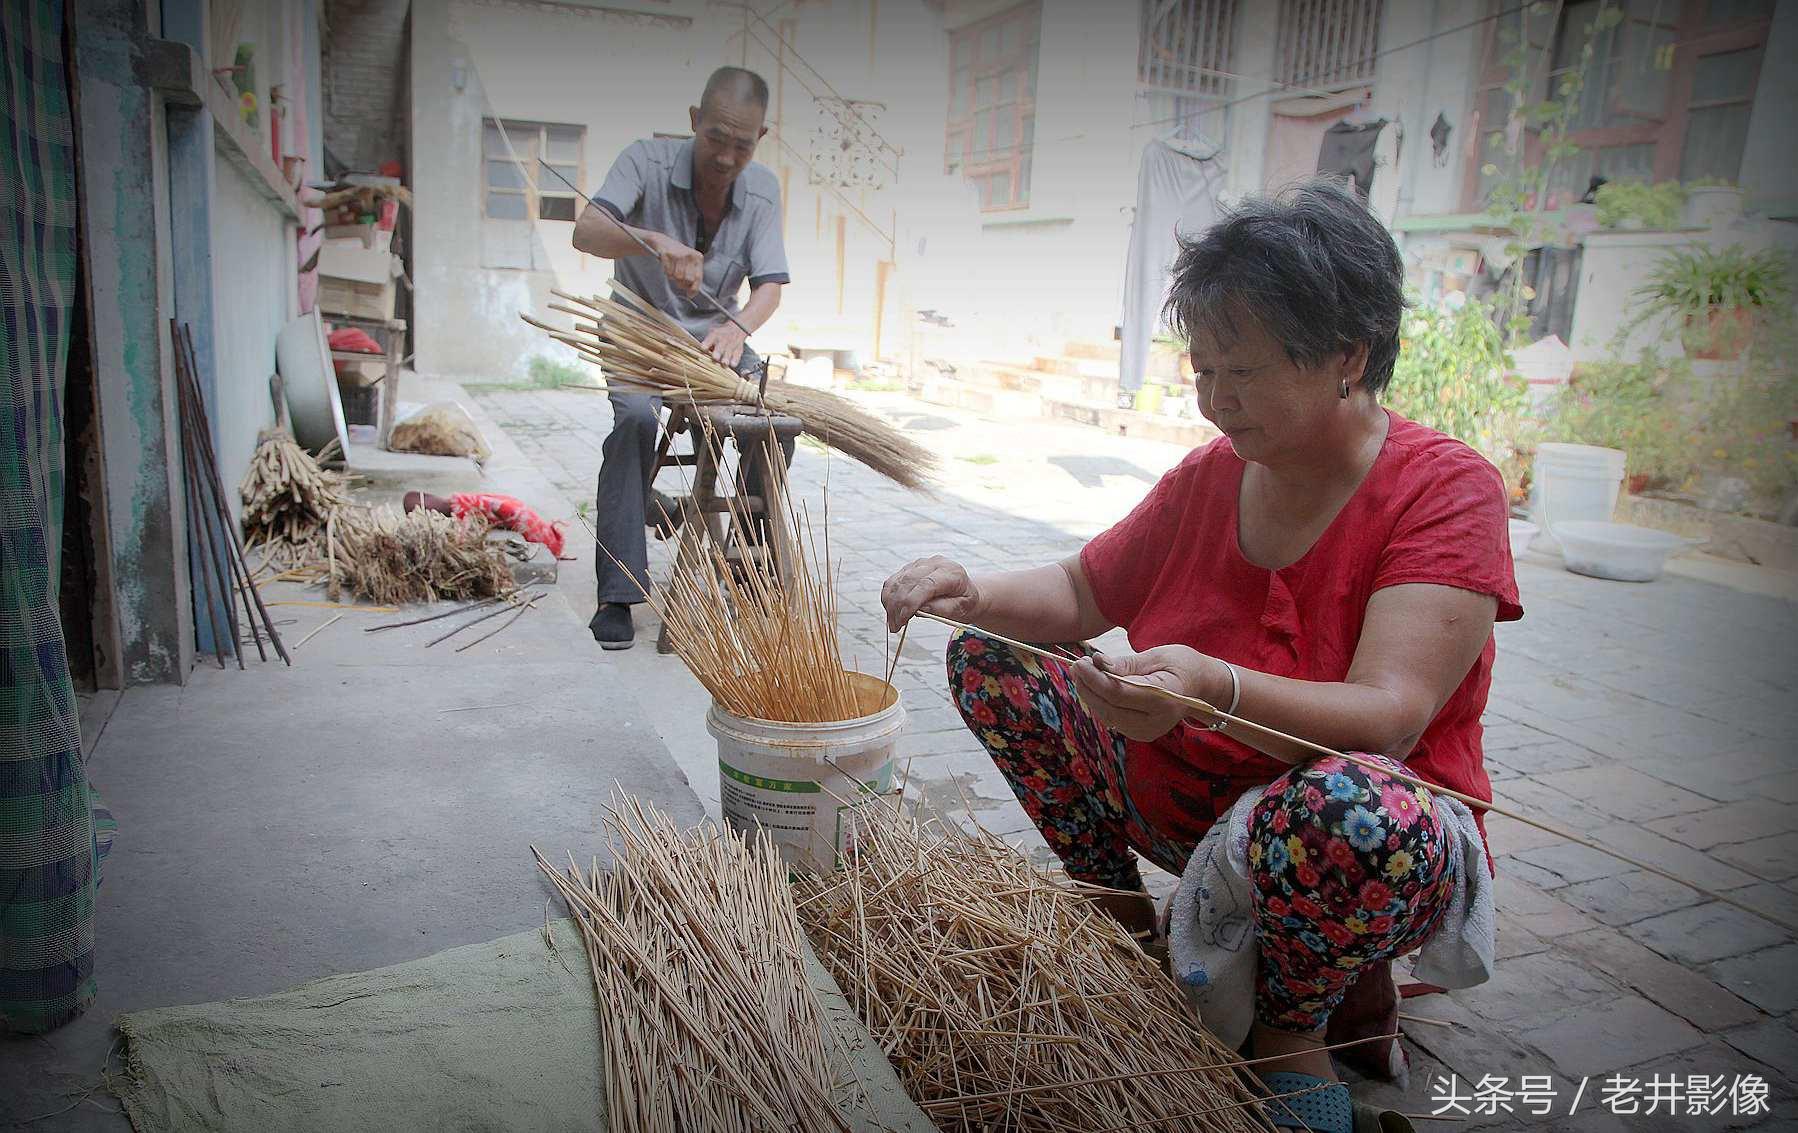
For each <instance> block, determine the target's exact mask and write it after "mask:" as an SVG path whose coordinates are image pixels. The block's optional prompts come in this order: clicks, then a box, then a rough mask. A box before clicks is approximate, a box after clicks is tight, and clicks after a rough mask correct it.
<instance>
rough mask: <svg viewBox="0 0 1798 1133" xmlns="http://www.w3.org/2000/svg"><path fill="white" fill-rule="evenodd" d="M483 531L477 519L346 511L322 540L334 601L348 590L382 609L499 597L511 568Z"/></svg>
mask: <svg viewBox="0 0 1798 1133" xmlns="http://www.w3.org/2000/svg"><path fill="white" fill-rule="evenodd" d="M488 530H489V527H488V524H487V522H486V521H485V520H483V519H482V518H480V517H479V516H470V517H469V518H467V519H464V520H456V519H451V518H450V517H449V516H447V515H443V514H442V513H440V512H435V511H431V510H429V509H427V508H419V509H418V510H417V511H414V512H410V513H402V512H400V511H399V510H398V509H397V508H393V507H381V508H345V509H344V510H342V511H340V512H338V513H337V514H336V515H335V517H334V518H333V519H332V521H331V522H330V524H329V525H328V531H327V533H326V537H325V542H326V562H327V564H328V566H329V570H330V586H329V594H330V597H331V600H332V601H336V600H337V599H338V596H339V595H340V594H341V592H342V591H343V589H345V588H348V589H349V590H350V591H351V592H352V593H354V594H356V595H358V596H360V597H363V598H366V599H368V600H369V601H371V602H374V603H377V604H378V605H383V606H396V605H403V604H405V603H408V602H435V601H438V600H440V599H447V600H452V601H467V600H469V599H474V598H490V597H492V596H493V595H495V594H504V593H506V592H508V591H510V590H511V589H512V570H511V567H510V566H509V565H508V563H507V562H506V551H505V548H504V547H503V546H502V545H499V544H496V543H494V542H491V541H490V540H489V539H488V538H487V532H488Z"/></svg>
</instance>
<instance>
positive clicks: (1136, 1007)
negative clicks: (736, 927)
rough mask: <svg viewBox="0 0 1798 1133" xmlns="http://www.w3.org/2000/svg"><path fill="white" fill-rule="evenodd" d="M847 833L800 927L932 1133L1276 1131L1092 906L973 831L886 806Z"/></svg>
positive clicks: (812, 891) (804, 886) (1231, 1066)
mask: <svg viewBox="0 0 1798 1133" xmlns="http://www.w3.org/2000/svg"><path fill="white" fill-rule="evenodd" d="M858 823H859V825H858V828H857V830H856V832H855V833H856V837H855V839H854V841H853V843H852V847H851V850H850V852H849V853H848V854H847V855H846V856H845V860H844V865H843V869H842V871H841V872H839V873H838V874H836V875H834V876H831V877H815V876H803V877H800V878H799V879H797V880H796V881H795V882H794V894H795V896H796V897H797V898H798V909H799V916H800V919H801V921H802V922H803V923H804V925H805V929H806V933H807V935H808V936H809V937H810V938H811V942H812V945H813V947H814V948H816V949H817V952H818V955H819V957H820V958H821V959H822V960H823V961H824V964H825V966H826V967H827V968H829V969H830V971H831V973H832V974H833V975H834V976H835V977H836V980H837V984H838V985H839V986H840V987H841V988H842V989H843V994H844V995H845V996H847V997H848V999H849V1002H850V1003H851V1004H852V1005H854V1006H855V1007H856V1008H857V1009H858V1010H859V1011H860V1012H861V1016H862V1020H863V1021H864V1022H865V1023H866V1024H867V1025H868V1029H869V1030H870V1031H871V1032H873V1037H874V1040H875V1041H876V1042H878V1043H880V1044H881V1046H882V1047H883V1048H884V1049H886V1050H887V1052H888V1053H889V1055H890V1057H891V1059H892V1062H893V1066H894V1069H895V1070H897V1071H898V1073H899V1077H900V1080H901V1081H903V1082H904V1083H905V1085H906V1088H907V1090H908V1091H909V1092H910V1094H911V1096H912V1100H913V1101H915V1102H916V1103H917V1104H918V1106H919V1107H920V1108H921V1109H923V1110H924V1112H925V1113H926V1114H927V1115H928V1116H929V1117H930V1118H931V1119H932V1120H933V1121H935V1122H936V1123H937V1125H938V1127H939V1128H941V1129H944V1130H966V1131H968V1133H974V1131H983V1130H990V1129H1006V1130H1019V1131H1022V1133H1032V1131H1039V1130H1040V1131H1042V1133H1051V1131H1053V1133H1067V1131H1071V1130H1083V1131H1086V1133H1098V1131H1100V1130H1109V1131H1112V1133H1121V1131H1123V1130H1151V1129H1152V1130H1185V1129H1207V1130H1222V1131H1234V1130H1265V1129H1269V1128H1270V1125H1269V1124H1268V1122H1267V1119H1266V1116H1265V1115H1264V1113H1263V1112H1262V1105H1261V1103H1260V1102H1258V1101H1257V1100H1256V1095H1255V1094H1254V1093H1252V1092H1251V1091H1250V1089H1249V1088H1248V1086H1247V1085H1246V1084H1245V1083H1244V1081H1243V1080H1242V1079H1241V1077H1239V1073H1240V1068H1241V1067H1242V1066H1243V1062H1242V1061H1241V1060H1240V1059H1238V1058H1237V1057H1236V1056H1235V1054H1234V1053H1232V1052H1231V1051H1229V1050H1228V1049H1226V1048H1225V1047H1224V1046H1223V1045H1222V1044H1221V1043H1219V1042H1218V1041H1217V1040H1216V1039H1214V1038H1212V1037H1211V1035H1210V1034H1209V1033H1207V1032H1206V1031H1205V1030H1204V1029H1203V1028H1202V1027H1200V1025H1199V1021H1198V1019H1197V1018H1196V1017H1195V1016H1194V1015H1193V1014H1192V1012H1191V1009H1190V1007H1189V1006H1188V1004H1187V1003H1186V1001H1185V999H1184V998H1183V996H1182V995H1181V993H1180V991H1179V989H1178V988H1177V987H1176V986H1175V985H1174V983H1173V981H1171V980H1169V979H1168V978H1167V977H1166V976H1165V975H1163V974H1162V972H1161V970H1160V968H1159V966H1158V965H1157V964H1156V963H1155V962H1154V961H1153V960H1151V959H1149V957H1148V956H1147V955H1145V954H1144V953H1143V951H1142V950H1141V949H1140V948H1138V947H1137V945H1136V943H1135V942H1134V941H1133V940H1132V939H1131V938H1130V936H1129V935H1128V934H1127V933H1126V932H1125V931H1124V930H1123V929H1122V928H1121V927H1120V926H1119V925H1118V924H1117V922H1116V921H1114V920H1112V918H1111V917H1110V916H1108V915H1107V914H1106V913H1104V912H1103V911H1102V910H1101V909H1100V908H1099V907H1098V906H1097V905H1096V904H1094V903H1093V902H1092V901H1091V900H1089V899H1087V898H1085V897H1083V896H1081V895H1080V894H1078V893H1077V892H1076V891H1075V890H1074V889H1072V888H1071V887H1070V886H1069V885H1068V884H1067V883H1066V882H1063V881H1058V880H1056V879H1054V878H1051V877H1049V876H1047V875H1045V874H1043V873H1042V872H1040V871H1039V870H1037V869H1036V868H1035V867H1033V866H1032V865H1031V864H1030V863H1029V862H1028V861H1026V860H1025V859H1024V857H1023V856H1022V855H1020V854H1019V853H1018V852H1017V851H1016V850H1014V849H1012V848H1011V847H1010V846H1007V845H1006V844H1005V843H1003V842H1001V841H999V840H998V839H997V838H994V837H992V836H991V835H989V834H986V833H984V832H981V833H978V834H973V835H970V834H968V833H965V832H964V831H963V830H961V829H960V828H959V827H957V826H955V825H954V824H953V823H950V822H947V821H945V820H942V819H940V818H937V819H930V820H927V821H920V820H919V819H918V818H916V817H915V816H907V815H904V814H902V813H901V812H900V811H899V810H898V809H897V808H895V807H892V806H877V807H868V808H864V809H863V811H862V812H860V814H859V815H858ZM1276 1104H1277V1103H1276Z"/></svg>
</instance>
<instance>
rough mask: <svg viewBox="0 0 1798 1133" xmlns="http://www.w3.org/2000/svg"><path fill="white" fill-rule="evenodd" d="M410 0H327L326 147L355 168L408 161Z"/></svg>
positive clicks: (369, 167) (325, 68) (377, 166)
mask: <svg viewBox="0 0 1798 1133" xmlns="http://www.w3.org/2000/svg"><path fill="white" fill-rule="evenodd" d="M409 7H410V4H409V0H325V38H324V52H323V54H324V58H323V71H324V88H325V89H324V110H325V149H326V150H327V151H329V152H330V154H331V155H332V156H333V157H335V158H336V159H337V160H338V161H340V162H343V163H344V164H345V165H347V166H349V167H350V168H351V169H353V170H361V171H373V170H375V169H377V168H379V167H380V165H381V163H382V162H384V161H390V160H397V161H399V162H401V163H405V164H409V163H408V162H407V155H406V137H407V131H406V128H405V115H404V102H405V97H406V85H407V84H406V59H407V51H406V44H407V37H408V27H407V21H406V14H407V11H408V8H409Z"/></svg>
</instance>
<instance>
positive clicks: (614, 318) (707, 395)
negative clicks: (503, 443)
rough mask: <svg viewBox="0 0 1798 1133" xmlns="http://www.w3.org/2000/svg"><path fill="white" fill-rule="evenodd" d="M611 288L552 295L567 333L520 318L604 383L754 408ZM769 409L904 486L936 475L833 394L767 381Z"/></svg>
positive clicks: (697, 351)
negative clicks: (609, 292) (603, 292)
mask: <svg viewBox="0 0 1798 1133" xmlns="http://www.w3.org/2000/svg"><path fill="white" fill-rule="evenodd" d="M612 289H613V292H614V293H615V297H614V298H612V299H605V298H602V297H600V296H597V295H595V296H589V297H587V298H581V297H579V296H575V295H568V294H565V293H563V292H561V291H557V292H555V293H554V294H555V295H556V296H557V297H559V298H560V299H562V300H563V301H564V302H562V303H554V304H551V305H550V310H552V311H559V312H561V313H562V314H565V315H571V316H573V317H574V319H575V323H574V326H573V328H572V329H571V330H563V329H561V328H559V327H553V326H550V325H549V324H547V323H543V322H539V321H538V320H536V319H534V318H532V317H531V316H530V315H527V314H522V313H521V314H520V316H519V317H520V318H522V319H523V320H524V321H525V322H527V323H529V324H530V325H531V326H534V327H536V328H537V329H539V330H541V331H544V332H546V333H547V334H548V335H549V336H550V337H551V338H553V339H555V340H556V341H557V342H560V343H563V344H564V345H566V346H569V347H572V348H573V349H574V351H575V352H576V353H578V354H579V355H580V356H581V357H583V358H585V359H586V360H587V361H589V362H592V363H594V364H595V365H597V366H599V367H600V368H601V370H602V371H603V373H604V374H605V375H606V377H607V378H608V380H609V379H614V378H615V379H621V380H624V381H627V382H630V383H633V384H636V385H642V386H649V387H652V388H654V389H656V390H660V391H663V392H667V393H672V394H679V395H683V396H687V397H690V398H692V399H693V400H694V401H734V402H744V403H754V402H755V400H756V393H757V391H756V385H755V383H754V382H750V381H745V380H744V379H743V378H742V377H741V376H739V375H738V374H737V373H736V372H735V371H732V370H730V369H728V368H726V367H724V366H722V365H720V364H719V363H718V362H716V361H715V360H713V358H712V356H711V355H710V354H708V353H706V352H705V351H704V350H702V349H701V348H700V346H699V343H698V342H696V341H694V339H693V336H692V335H690V334H688V333H687V332H686V330H684V329H683V328H682V327H681V325H680V324H679V323H677V322H675V321H674V320H673V319H671V318H669V317H668V316H667V315H665V314H663V313H662V312H661V311H658V310H656V309H655V307H653V306H651V305H650V304H649V302H648V301H646V300H644V299H642V298H640V297H639V296H637V295H636V294H635V293H633V292H631V291H630V290H628V289H626V288H625V287H623V286H622V285H620V284H618V283H613V284H612ZM766 405H767V407H768V408H769V409H770V410H771V411H773V412H775V413H784V414H790V415H791V416H794V417H797V418H799V420H801V421H802V422H804V423H805V431H806V432H807V433H808V434H810V435H811V436H813V437H816V438H817V439H818V440H820V441H823V442H824V443H825V444H827V445H829V446H830V447H832V448H834V449H837V450H838V451H840V452H842V453H844V454H845V455H847V456H850V457H853V458H854V459H856V460H859V461H860V462H862V463H863V464H865V465H867V466H868V467H869V468H872V469H873V470H874V471H876V472H878V473H880V474H881V475H882V476H885V477H886V478H887V479H889V480H892V481H894V482H896V483H899V484H902V485H904V486H905V487H907V488H923V487H924V486H925V485H926V484H927V483H928V481H929V479H930V477H931V476H932V475H933V474H934V470H935V467H936V458H935V457H934V456H933V455H932V454H931V453H930V451H929V450H928V449H926V448H924V447H923V446H922V445H920V444H918V443H917V442H915V441H912V440H910V439H909V438H907V437H906V436H905V435H904V434H902V433H900V432H899V431H898V430H897V429H894V428H893V427H891V426H890V425H887V424H885V423H884V422H882V421H880V420H878V419H877V418H875V417H872V416H870V415H869V414H867V413H864V412H862V411H861V410H860V409H857V408H856V407H855V406H854V405H852V404H851V403H849V402H848V401H845V400H844V399H843V398H840V397H837V396H836V395H835V394H831V393H826V392H825V391H823V390H815V389H807V388H805V387H803V386H794V385H788V384H787V383H786V382H779V381H771V382H769V383H768V390H767V397H766Z"/></svg>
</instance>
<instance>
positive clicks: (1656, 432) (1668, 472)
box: [1544, 350, 1699, 488]
mask: <svg viewBox="0 0 1798 1133" xmlns="http://www.w3.org/2000/svg"><path fill="white" fill-rule="evenodd" d="M1691 389H1692V367H1691V364H1690V363H1688V362H1686V361H1685V360H1684V359H1676V360H1674V361H1671V362H1667V361H1663V360H1662V359H1660V358H1659V357H1657V356H1656V355H1655V354H1654V352H1653V351H1652V350H1645V351H1643V352H1642V354H1641V356H1640V357H1639V358H1637V359H1636V360H1635V361H1633V362H1631V361H1627V360H1622V359H1616V360H1611V361H1606V362H1600V363H1597V364H1594V365H1590V366H1585V367H1582V368H1581V369H1580V370H1579V371H1578V372H1577V373H1576V374H1575V375H1574V377H1573V380H1572V381H1571V382H1569V383H1568V384H1567V385H1566V386H1565V387H1564V388H1563V389H1562V390H1561V391H1560V393H1559V394H1557V395H1556V397H1555V400H1554V402H1553V403H1552V404H1551V406H1550V409H1549V414H1548V421H1547V424H1546V426H1545V428H1544V437H1545V439H1547V440H1551V441H1570V442H1572V443H1574V444H1582V445H1598V446H1599V447H1601V448H1614V449H1622V450H1623V451H1624V453H1626V454H1627V460H1626V462H1625V465H1624V470H1625V472H1626V473H1627V474H1628V475H1629V476H1631V477H1638V476H1639V477H1644V478H1646V479H1647V480H1648V482H1649V484H1650V485H1651V486H1654V487H1663V488H1665V487H1672V488H1677V487H1679V486H1681V485H1683V484H1684V483H1685V482H1686V481H1687V480H1689V479H1691V477H1692V475H1693V473H1694V472H1696V471H1697V469H1698V453H1699V443H1698V442H1699V429H1698V426H1697V423H1696V422H1695V420H1694V416H1693V413H1692V412H1691V409H1690V407H1689V401H1690V391H1691Z"/></svg>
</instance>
